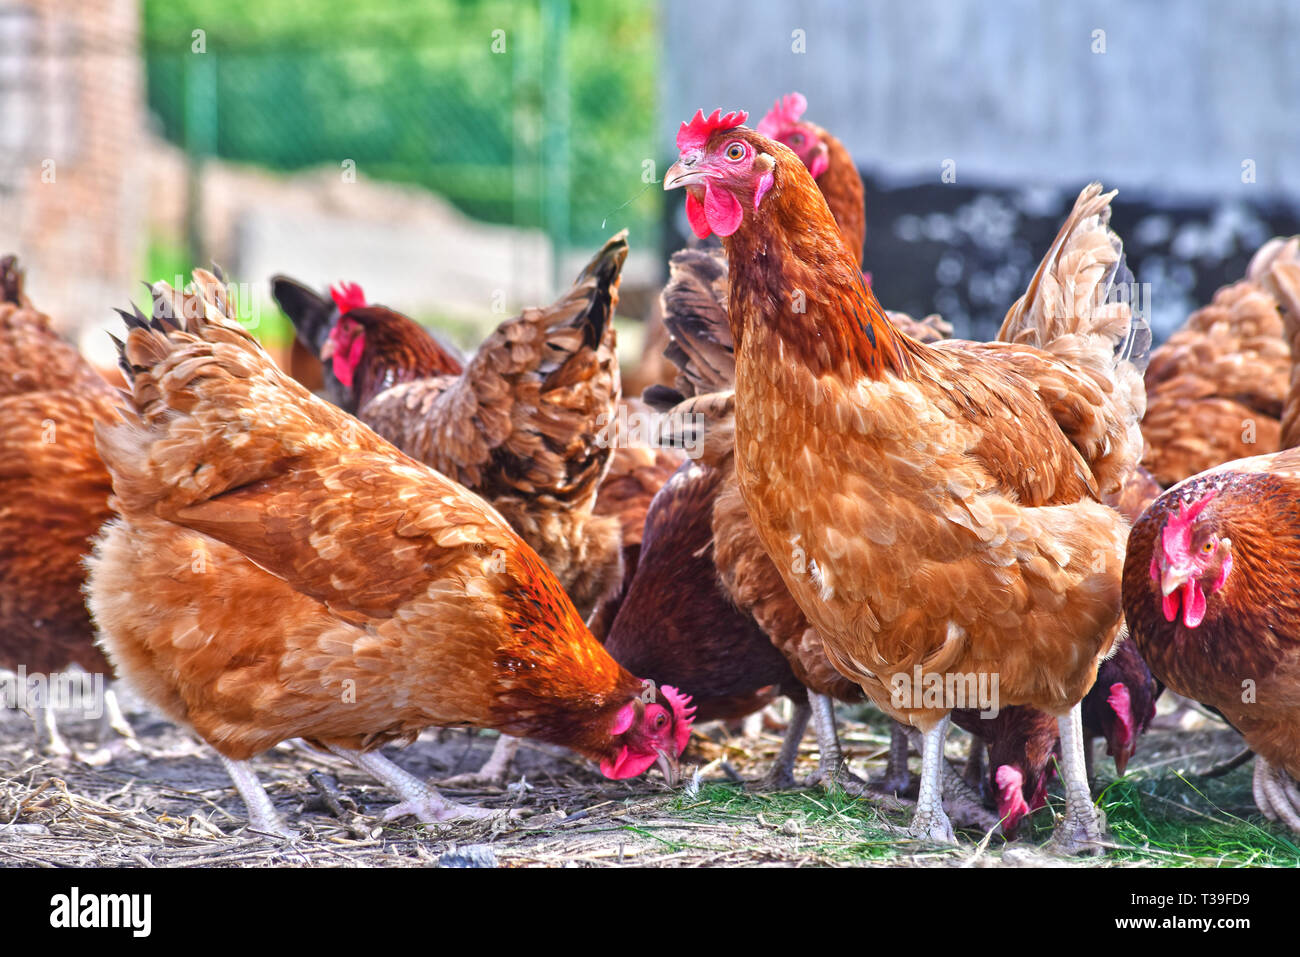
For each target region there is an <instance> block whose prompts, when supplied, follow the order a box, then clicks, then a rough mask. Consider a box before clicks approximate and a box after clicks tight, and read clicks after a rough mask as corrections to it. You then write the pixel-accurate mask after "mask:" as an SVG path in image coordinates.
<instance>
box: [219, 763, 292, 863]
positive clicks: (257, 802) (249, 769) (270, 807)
mask: <svg viewBox="0 0 1300 957" xmlns="http://www.w3.org/2000/svg"><path fill="white" fill-rule="evenodd" d="M217 757H219V758H220V759H221V763H222V764H224V765H225V766H226V771H227V772H229V774H230V780H231V781H233V782H235V790H236V791H238V792H239V796H240V797H241V798H243V799H244V807H245V808H247V809H248V826H249V828H250V829H252V830H254V831H264V832H265V833H267V834H275V835H278V836H279V837H282V838H284V839H285V840H286V841H292V840H295V839H296V838H297V837H298V836H299V834H298V832H297V831H295V830H294V829H293V828H291V827H289V826H288V825H287V824H285V823H284V820H283V818H281V817H280V814H279V812H277V811H276V809H275V805H274V804H272V803H271V796H270V795H269V794H267V793H266V788H264V787H262V782H261V781H259V780H258V779H257V772H256V771H254V770H253V766H252V765H251V764H249V763H248V762H247V761H235V760H233V759H231V758H228V757H226V756H225V755H224V754H222V753H221V752H220V751H218V752H217Z"/></svg>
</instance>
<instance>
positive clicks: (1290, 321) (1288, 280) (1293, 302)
mask: <svg viewBox="0 0 1300 957" xmlns="http://www.w3.org/2000/svg"><path fill="white" fill-rule="evenodd" d="M1246 276H1247V278H1249V279H1252V280H1254V281H1256V282H1258V283H1259V284H1260V285H1261V286H1263V288H1264V289H1265V290H1266V291H1267V292H1268V293H1269V294H1270V295H1271V296H1272V297H1273V298H1274V299H1275V300H1276V301H1277V305H1278V309H1279V310H1280V311H1281V313H1282V324H1283V328H1284V330H1285V335H1286V338H1287V341H1288V342H1289V343H1290V346H1291V381H1290V384H1289V386H1288V388H1287V395H1286V400H1285V402H1284V403H1283V405H1282V438H1281V448H1284V449H1291V448H1295V447H1296V446H1300V236H1292V237H1290V238H1289V239H1283V238H1281V237H1278V238H1275V239H1272V240H1269V242H1267V243H1265V244H1264V246H1263V247H1261V249H1260V250H1259V252H1257V253H1256V254H1255V256H1254V258H1253V259H1251V261H1250V268H1249V269H1248V270H1247V271H1246Z"/></svg>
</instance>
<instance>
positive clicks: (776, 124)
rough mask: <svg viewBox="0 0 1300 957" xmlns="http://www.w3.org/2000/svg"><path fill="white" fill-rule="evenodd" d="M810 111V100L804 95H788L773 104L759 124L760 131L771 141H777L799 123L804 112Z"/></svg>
mask: <svg viewBox="0 0 1300 957" xmlns="http://www.w3.org/2000/svg"><path fill="white" fill-rule="evenodd" d="M806 109H808V100H807V98H805V97H804V95H803V94H802V93H788V94H786V95H785V96H783V97H781V98H780V99H778V100H777V101H776V102H775V103H773V104H772V108H771V109H770V110H768V111H767V115H766V116H765V117H763V119H762V120H761V121H759V124H758V131H759V132H760V133H762V134H763V135H764V136H766V137H768V138H769V139H776V138H777V136H779V135H780V133H781V131H782V130H783V129H785V128H786V127H787V126H793V125H794V124H796V123H798V122H799V117H801V116H803V112H804V110H806Z"/></svg>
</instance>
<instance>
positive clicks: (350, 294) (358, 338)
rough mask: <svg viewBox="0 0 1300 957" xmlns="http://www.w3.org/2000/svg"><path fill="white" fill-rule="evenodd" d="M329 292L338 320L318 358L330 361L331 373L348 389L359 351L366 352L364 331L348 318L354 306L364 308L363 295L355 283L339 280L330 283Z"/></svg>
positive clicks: (359, 359) (358, 360)
mask: <svg viewBox="0 0 1300 957" xmlns="http://www.w3.org/2000/svg"><path fill="white" fill-rule="evenodd" d="M330 295H331V296H333V297H334V305H335V306H337V307H338V310H339V321H338V322H336V323H335V324H334V328H333V329H331V330H330V335H329V339H327V340H326V341H325V346H324V348H322V349H321V353H320V358H321V361H322V362H325V361H326V360H329V361H330V362H331V365H332V368H333V370H334V375H335V376H336V377H337V378H338V380H339V381H340V382H342V383H343V386H344V388H348V389H350V388H352V380H353V378H354V376H355V375H356V371H357V366H358V365H360V364H361V354H362V353H363V352H365V351H366V331H365V328H364V327H363V326H362V325H361V323H359V322H357V321H356V320H354V319H351V318H349V316H348V313H350V312H352V311H353V310H354V309H364V308H365V307H366V295H365V293H364V292H362V291H361V287H360V286H358V285H357V284H356V283H354V282H341V283H338V284H337V285H334V286H331V287H330Z"/></svg>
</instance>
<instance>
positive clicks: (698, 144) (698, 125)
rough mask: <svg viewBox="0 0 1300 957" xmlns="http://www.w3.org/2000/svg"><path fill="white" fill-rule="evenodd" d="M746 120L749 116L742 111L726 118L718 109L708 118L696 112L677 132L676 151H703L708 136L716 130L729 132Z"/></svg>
mask: <svg viewBox="0 0 1300 957" xmlns="http://www.w3.org/2000/svg"><path fill="white" fill-rule="evenodd" d="M747 119H749V114H748V113H746V112H745V111H744V110H736V111H735V112H734V113H728V114H727V115H726V116H723V115H722V110H720V109H719V110H714V111H713V113H712V114H710V115H709V116H705V115H704V111H703V110H696V111H695V115H694V116H693V117H691V121H690V122H689V123H683V124H682V128H681V129H680V130H678V131H677V149H678V150H680V151H681V152H683V153H685V152H686V151H687V150H698V149H703V148H704V144H705V143H706V142H708V139H709V136H710V135H712V134H713V133H716V132H717V131H718V130H730V129H733V128H735V127H737V126H740V125H742V124H743V123H744V122H745V120H747Z"/></svg>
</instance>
